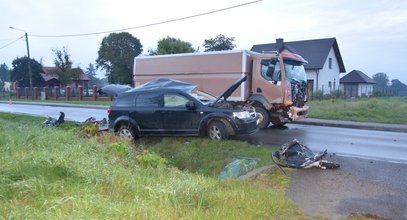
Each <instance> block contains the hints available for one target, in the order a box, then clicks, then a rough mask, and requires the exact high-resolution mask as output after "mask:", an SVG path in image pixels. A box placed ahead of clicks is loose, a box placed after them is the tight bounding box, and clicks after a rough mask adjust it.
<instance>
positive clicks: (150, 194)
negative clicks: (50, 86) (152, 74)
mask: <svg viewBox="0 0 407 220" xmlns="http://www.w3.org/2000/svg"><path fill="white" fill-rule="evenodd" d="M43 120H44V119H43V118H38V117H32V116H20V115H18V116H17V115H14V114H7V113H0V218H4V219H180V218H184V219H185V218H186V219H301V218H305V217H304V215H303V214H302V213H301V212H300V211H298V210H297V209H296V208H295V205H294V203H293V202H292V201H291V200H289V199H287V198H286V197H285V190H286V188H287V187H288V184H289V181H290V179H289V178H288V177H287V176H284V175H282V174H281V172H280V171H278V170H270V171H269V172H267V173H264V174H262V175H261V176H259V177H258V178H257V179H255V180H250V181H237V180H235V179H230V180H227V181H220V180H218V179H217V178H216V177H217V173H218V172H219V170H221V168H222V167H223V166H224V165H225V164H226V163H228V160H229V159H230V156H232V155H235V154H239V155H242V156H251V157H258V158H261V160H260V161H261V163H267V157H269V155H270V149H266V148H261V147H257V146H250V145H248V144H246V143H243V142H237V141H227V142H212V141H209V140H206V139H205V140H204V139H199V138H188V139H186V138H164V139H163V140H159V141H158V142H154V143H145V141H146V139H144V140H143V139H142V140H141V141H140V143H137V144H136V146H134V145H128V144H126V143H124V142H121V141H120V140H118V139H116V138H115V137H114V136H112V135H106V136H98V137H95V138H93V137H92V138H84V137H82V136H80V135H79V134H80V131H79V129H78V128H76V127H74V125H72V124H70V123H65V124H64V125H63V126H61V127H58V128H48V127H43V126H41V122H42V121H43ZM143 141H144V143H142V142H143ZM174 151H175V152H174ZM157 154H160V155H162V156H163V157H165V158H166V159H163V158H161V157H158V156H157ZM140 158H142V159H140ZM191 160H192V162H191ZM162 161H168V162H162ZM214 164H215V165H214Z"/></svg>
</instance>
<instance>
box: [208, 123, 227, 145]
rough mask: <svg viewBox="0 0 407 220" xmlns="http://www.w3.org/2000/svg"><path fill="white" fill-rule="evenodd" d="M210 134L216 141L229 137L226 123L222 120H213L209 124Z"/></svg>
mask: <svg viewBox="0 0 407 220" xmlns="http://www.w3.org/2000/svg"><path fill="white" fill-rule="evenodd" d="M208 136H209V138H210V139H212V140H214V141H219V140H224V139H227V138H228V132H227V130H226V126H225V124H223V123H222V122H220V121H212V122H211V123H210V124H209V126H208Z"/></svg>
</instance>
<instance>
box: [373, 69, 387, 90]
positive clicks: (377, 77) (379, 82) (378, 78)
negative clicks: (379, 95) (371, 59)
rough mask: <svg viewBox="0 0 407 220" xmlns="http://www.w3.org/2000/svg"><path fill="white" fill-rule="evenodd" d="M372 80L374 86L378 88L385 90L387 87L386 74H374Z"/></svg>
mask: <svg viewBox="0 0 407 220" xmlns="http://www.w3.org/2000/svg"><path fill="white" fill-rule="evenodd" d="M372 78H373V80H374V81H375V82H376V85H375V86H376V87H378V88H387V87H388V85H389V77H388V76H387V74H386V73H376V74H374V75H373V77H372Z"/></svg>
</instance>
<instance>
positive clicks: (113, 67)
mask: <svg viewBox="0 0 407 220" xmlns="http://www.w3.org/2000/svg"><path fill="white" fill-rule="evenodd" d="M142 51H143V46H142V45H141V43H140V40H139V39H137V38H136V37H133V36H132V35H131V34H130V33H127V32H121V33H111V34H109V35H108V36H107V37H104V38H103V40H102V43H101V45H100V48H99V51H98V58H97V59H96V67H97V68H101V69H105V70H106V76H107V78H108V81H109V82H110V83H120V84H131V85H132V84H133V63H134V57H136V56H138V55H140V54H141V52H142Z"/></svg>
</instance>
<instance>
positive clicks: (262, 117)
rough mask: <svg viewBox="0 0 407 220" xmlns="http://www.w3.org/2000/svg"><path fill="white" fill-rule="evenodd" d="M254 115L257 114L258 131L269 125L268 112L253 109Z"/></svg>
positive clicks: (261, 108) (262, 109) (261, 109)
mask: <svg viewBox="0 0 407 220" xmlns="http://www.w3.org/2000/svg"><path fill="white" fill-rule="evenodd" d="M254 108H255V110H256V113H257V114H258V117H259V118H258V127H259V128H260V129H263V128H267V127H268V126H269V124H270V114H269V112H268V111H267V110H266V109H264V108H263V107H258V106H256V107H254Z"/></svg>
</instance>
